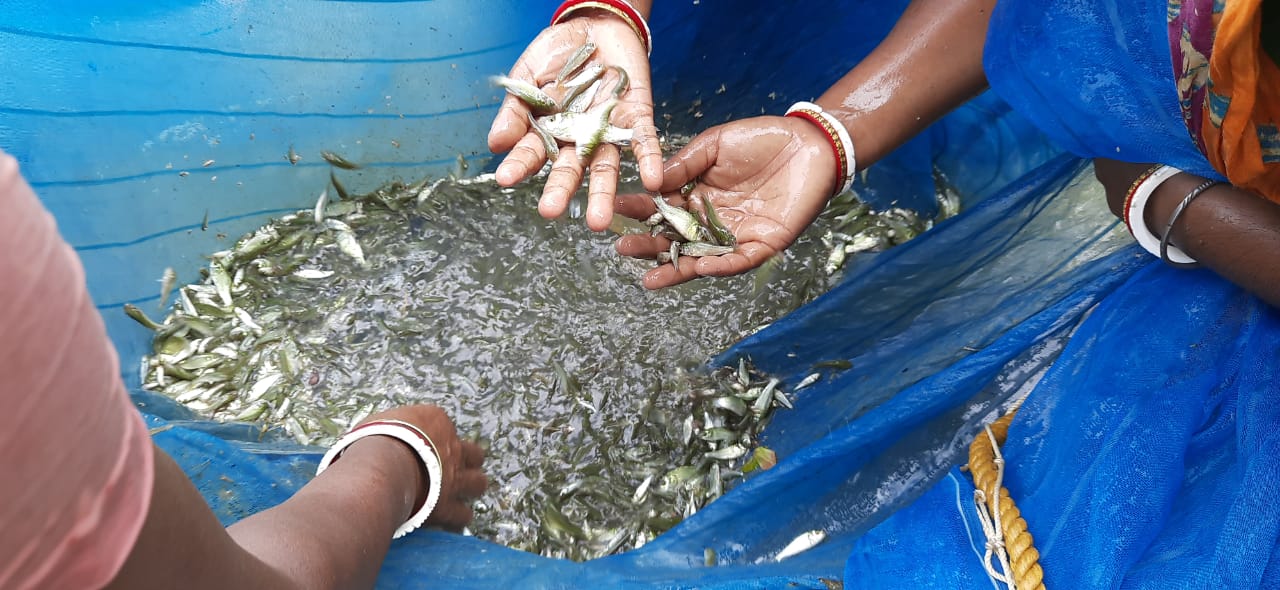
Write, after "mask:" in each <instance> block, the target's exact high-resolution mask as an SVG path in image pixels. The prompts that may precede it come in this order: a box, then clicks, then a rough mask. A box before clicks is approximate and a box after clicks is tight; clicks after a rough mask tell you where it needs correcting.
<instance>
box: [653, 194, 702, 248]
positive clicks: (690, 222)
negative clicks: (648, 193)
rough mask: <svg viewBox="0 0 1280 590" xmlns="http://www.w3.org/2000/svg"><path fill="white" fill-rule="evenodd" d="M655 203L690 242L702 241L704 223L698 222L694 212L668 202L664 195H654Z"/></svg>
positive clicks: (664, 216)
mask: <svg viewBox="0 0 1280 590" xmlns="http://www.w3.org/2000/svg"><path fill="white" fill-rule="evenodd" d="M653 204H654V205H657V206H658V212H659V213H661V214H662V217H663V218H665V219H666V220H667V223H669V224H671V227H673V228H675V230H676V232H677V233H679V234H680V236H681V237H683V238H684V239H686V240H688V241H690V242H698V241H701V239H702V224H701V223H698V219H697V218H696V217H694V216H693V214H692V213H690V212H688V211H686V210H684V209H681V208H680V207H675V206H673V205H671V204H669V203H667V201H666V199H663V198H662V197H657V196H655V197H653Z"/></svg>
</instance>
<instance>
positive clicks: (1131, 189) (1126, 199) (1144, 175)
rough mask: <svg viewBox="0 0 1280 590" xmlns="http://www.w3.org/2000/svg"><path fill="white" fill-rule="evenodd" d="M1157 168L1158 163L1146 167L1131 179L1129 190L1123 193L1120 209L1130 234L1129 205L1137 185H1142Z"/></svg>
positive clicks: (1136, 191)
mask: <svg viewBox="0 0 1280 590" xmlns="http://www.w3.org/2000/svg"><path fill="white" fill-rule="evenodd" d="M1159 169H1160V165H1159V164H1155V165H1153V166H1152V167H1150V168H1147V169H1146V170H1145V171H1144V172H1143V173H1142V174H1139V175H1138V177H1137V178H1135V179H1133V184H1131V185H1129V191H1128V192H1127V193H1125V195H1124V209H1123V210H1122V211H1123V212H1124V226H1125V227H1127V228H1129V233H1130V234H1132V233H1133V225H1132V224H1131V223H1130V221H1129V208H1130V207H1129V205H1131V204H1132V203H1133V195H1135V194H1137V193H1138V187H1140V186H1142V183H1143V182H1145V181H1146V180H1147V179H1148V178H1151V175H1152V174H1155V173H1156V170H1159Z"/></svg>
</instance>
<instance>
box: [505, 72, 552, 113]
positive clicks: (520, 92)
mask: <svg viewBox="0 0 1280 590" xmlns="http://www.w3.org/2000/svg"><path fill="white" fill-rule="evenodd" d="M489 81H490V82H492V83H493V84H494V85H495V86H501V87H503V88H505V89H506V90H507V92H509V93H511V95H512V96H515V97H516V98H518V99H520V100H522V101H524V103H525V104H527V105H529V106H530V107H532V108H533V109H534V110H536V111H542V112H549V113H554V112H556V111H558V110H560V105H559V104H556V100H555V99H554V98H551V96H550V95H549V94H547V93H546V92H543V91H542V89H541V88H538V87H537V86H534V85H533V84H530V83H528V82H525V81H524V80H517V79H515V78H508V77H506V76H491V77H490V78H489Z"/></svg>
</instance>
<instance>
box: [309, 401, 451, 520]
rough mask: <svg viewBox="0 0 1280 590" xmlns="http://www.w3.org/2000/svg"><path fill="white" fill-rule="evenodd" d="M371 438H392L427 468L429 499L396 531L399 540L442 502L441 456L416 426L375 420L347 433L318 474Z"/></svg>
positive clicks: (328, 455)
mask: <svg viewBox="0 0 1280 590" xmlns="http://www.w3.org/2000/svg"><path fill="white" fill-rule="evenodd" d="M370 436H389V437H391V438H394V439H396V440H398V441H400V442H403V443H404V444H407V445H409V447H410V448H412V449H413V450H414V452H415V453H417V454H418V459H419V460H421V461H422V465H423V467H426V468H427V479H428V480H429V481H428V482H427V486H428V487H427V498H426V500H425V501H423V503H422V507H421V508H419V509H418V511H417V512H415V513H413V516H410V517H409V520H406V521H405V522H404V524H402V525H400V528H397V529H396V532H395V534H394V535H392V536H391V538H392V539H399V538H400V537H403V536H405V535H407V534H409V533H411V532H413V531H414V530H416V529H417V528H418V527H420V526H422V523H424V522H426V521H427V517H429V516H431V511H432V510H435V507H436V503H437V502H439V501H440V488H441V481H442V478H443V477H444V474H443V470H442V469H441V467H440V455H439V453H438V452H437V451H436V445H435V443H433V442H431V437H429V436H427V433H425V432H423V431H422V430H421V429H419V428H418V427H417V426H414V425H412V424H410V423H408V422H403V421H401V420H374V421H372V422H366V423H364V424H361V425H360V426H357V427H356V428H355V429H353V430H352V431H351V432H348V433H347V434H346V435H344V436H343V437H342V438H340V439H338V442H337V443H335V444H334V445H333V448H331V449H329V451H328V452H327V453H325V454H324V457H323V458H321V459H320V465H319V466H318V467H316V475H317V476H318V475H320V474H321V473H324V470H325V469H328V468H329V465H331V464H332V463H333V462H334V461H336V460H338V457H339V456H341V455H342V452H343V451H345V450H346V449H347V447H349V446H351V444H352V443H354V442H356V441H358V440H360V439H362V438H366V437H370Z"/></svg>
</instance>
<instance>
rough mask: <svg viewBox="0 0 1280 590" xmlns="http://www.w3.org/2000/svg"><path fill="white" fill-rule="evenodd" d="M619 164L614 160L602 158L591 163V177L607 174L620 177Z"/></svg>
mask: <svg viewBox="0 0 1280 590" xmlns="http://www.w3.org/2000/svg"><path fill="white" fill-rule="evenodd" d="M618 171H619V168H618V163H617V162H615V161H613V159H612V158H600V159H597V160H596V161H595V162H592V163H591V175H592V176H595V175H597V174H605V175H611V176H617V175H618Z"/></svg>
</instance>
